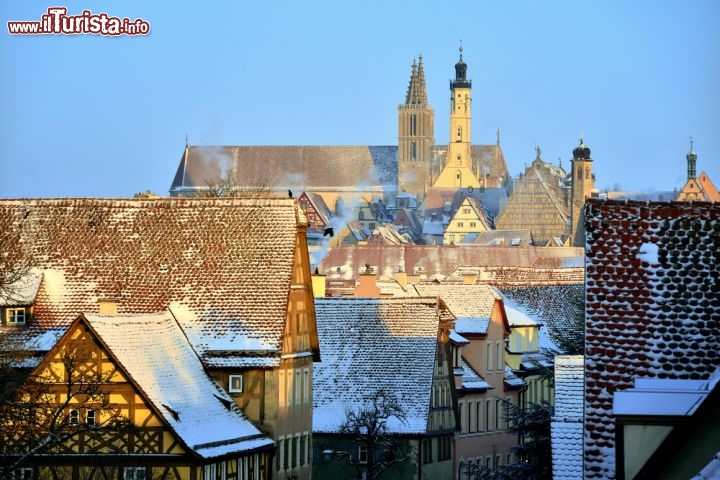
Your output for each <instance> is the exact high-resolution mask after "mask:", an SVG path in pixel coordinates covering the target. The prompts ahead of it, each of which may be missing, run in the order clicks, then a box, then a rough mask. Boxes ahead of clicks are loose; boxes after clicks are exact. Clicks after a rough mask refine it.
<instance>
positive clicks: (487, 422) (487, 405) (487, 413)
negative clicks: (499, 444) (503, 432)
mask: <svg viewBox="0 0 720 480" xmlns="http://www.w3.org/2000/svg"><path fill="white" fill-rule="evenodd" d="M490 419H492V400H488V401H487V402H486V403H485V429H486V430H487V431H488V432H489V431H490V430H492V425H491V424H490Z"/></svg>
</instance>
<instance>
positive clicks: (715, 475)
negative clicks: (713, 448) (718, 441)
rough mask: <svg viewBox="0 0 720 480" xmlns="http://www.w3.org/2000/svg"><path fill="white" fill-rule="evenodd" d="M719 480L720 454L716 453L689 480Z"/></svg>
mask: <svg viewBox="0 0 720 480" xmlns="http://www.w3.org/2000/svg"><path fill="white" fill-rule="evenodd" d="M718 479H720V452H718V453H716V454H715V455H714V456H713V458H712V460H710V461H709V462H708V464H707V465H705V466H704V467H703V469H702V470H701V471H700V473H698V474H697V475H695V476H694V477H692V478H691V479H690V480H718Z"/></svg>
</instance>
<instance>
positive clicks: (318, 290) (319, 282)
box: [312, 268, 325, 298]
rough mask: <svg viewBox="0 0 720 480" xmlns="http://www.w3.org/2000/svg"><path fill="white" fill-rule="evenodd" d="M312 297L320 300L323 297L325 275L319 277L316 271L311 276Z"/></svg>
mask: <svg viewBox="0 0 720 480" xmlns="http://www.w3.org/2000/svg"><path fill="white" fill-rule="evenodd" d="M312 290H313V297H315V298H322V297H324V296H325V275H320V272H319V271H318V269H317V268H316V269H315V272H314V273H313V274H312Z"/></svg>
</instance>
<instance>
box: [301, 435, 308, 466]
mask: <svg viewBox="0 0 720 480" xmlns="http://www.w3.org/2000/svg"><path fill="white" fill-rule="evenodd" d="M307 437H308V434H307V433H303V436H302V437H300V466H301V467H302V466H303V465H305V462H306V460H307Z"/></svg>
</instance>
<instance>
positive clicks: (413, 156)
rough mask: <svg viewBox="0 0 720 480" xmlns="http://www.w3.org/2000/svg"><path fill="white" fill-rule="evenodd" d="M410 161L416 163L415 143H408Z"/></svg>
mask: <svg viewBox="0 0 720 480" xmlns="http://www.w3.org/2000/svg"><path fill="white" fill-rule="evenodd" d="M410 160H412V161H413V162H417V143H415V142H412V143H410Z"/></svg>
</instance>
